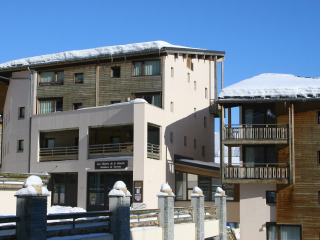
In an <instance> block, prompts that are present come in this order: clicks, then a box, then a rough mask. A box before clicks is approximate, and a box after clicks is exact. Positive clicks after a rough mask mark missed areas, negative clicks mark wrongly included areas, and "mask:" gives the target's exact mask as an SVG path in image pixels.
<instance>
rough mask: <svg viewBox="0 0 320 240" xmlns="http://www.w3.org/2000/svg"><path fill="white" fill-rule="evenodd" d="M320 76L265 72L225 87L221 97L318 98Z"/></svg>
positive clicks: (319, 95) (319, 94)
mask: <svg viewBox="0 0 320 240" xmlns="http://www.w3.org/2000/svg"><path fill="white" fill-rule="evenodd" d="M316 97H320V78H308V77H298V76H294V75H291V74H279V73H264V74H260V75H258V76H255V77H253V78H249V79H246V80H243V81H240V82H238V83H236V84H233V85H231V86H228V87H226V88H223V89H222V90H221V92H220V94H219V99H227V98H266V99H269V98H276V99H279V98H316Z"/></svg>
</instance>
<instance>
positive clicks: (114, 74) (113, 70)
mask: <svg viewBox="0 0 320 240" xmlns="http://www.w3.org/2000/svg"><path fill="white" fill-rule="evenodd" d="M111 77H113V78H119V77H120V67H112V68H111Z"/></svg>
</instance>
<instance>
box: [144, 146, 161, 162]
mask: <svg viewBox="0 0 320 240" xmlns="http://www.w3.org/2000/svg"><path fill="white" fill-rule="evenodd" d="M147 151H148V155H147V156H148V158H152V159H160V146H159V145H157V144H152V143H148V146H147Z"/></svg>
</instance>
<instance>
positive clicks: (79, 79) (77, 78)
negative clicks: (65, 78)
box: [74, 73, 83, 84]
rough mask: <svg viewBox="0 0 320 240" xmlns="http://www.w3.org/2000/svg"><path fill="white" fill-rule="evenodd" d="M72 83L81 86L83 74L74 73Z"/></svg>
mask: <svg viewBox="0 0 320 240" xmlns="http://www.w3.org/2000/svg"><path fill="white" fill-rule="evenodd" d="M74 83H75V84H83V73H75V74H74Z"/></svg>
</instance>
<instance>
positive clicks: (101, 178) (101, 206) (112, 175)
mask: <svg viewBox="0 0 320 240" xmlns="http://www.w3.org/2000/svg"><path fill="white" fill-rule="evenodd" d="M116 181H123V182H124V183H125V184H126V185H127V189H128V190H129V191H130V192H132V186H133V183H132V181H133V180H132V172H107V173H106V172H98V173H97V172H95V173H88V190H87V196H88V198H87V211H102V210H109V198H108V193H109V192H110V191H111V190H112V188H113V185H114V184H115V182H116ZM131 201H132V199H131Z"/></svg>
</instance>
